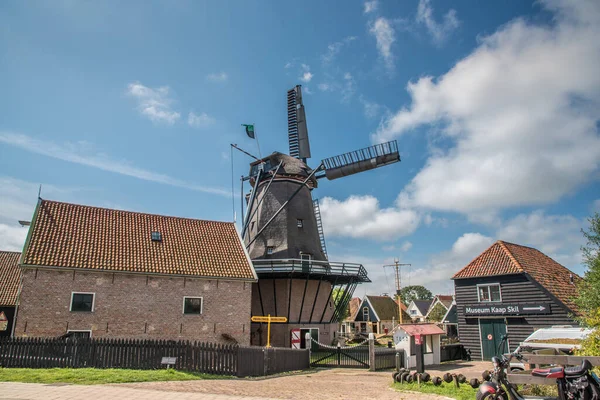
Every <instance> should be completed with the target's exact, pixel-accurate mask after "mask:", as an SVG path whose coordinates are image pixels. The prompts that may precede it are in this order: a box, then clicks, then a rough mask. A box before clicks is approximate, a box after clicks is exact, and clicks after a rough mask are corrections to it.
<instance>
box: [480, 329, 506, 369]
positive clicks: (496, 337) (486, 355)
mask: <svg viewBox="0 0 600 400" xmlns="http://www.w3.org/2000/svg"><path fill="white" fill-rule="evenodd" d="M479 328H480V330H481V354H482V356H483V359H484V360H486V361H487V360H489V359H491V358H492V357H494V356H500V354H503V353H507V352H508V347H507V345H506V341H505V342H504V344H503V346H502V348H500V351H499V352H498V346H499V345H500V342H501V341H502V337H503V336H504V335H506V324H505V323H504V320H503V319H480V320H479Z"/></svg>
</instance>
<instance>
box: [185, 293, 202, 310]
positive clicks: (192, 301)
mask: <svg viewBox="0 0 600 400" xmlns="http://www.w3.org/2000/svg"><path fill="white" fill-rule="evenodd" d="M183 313H184V314H202V297H184V298H183Z"/></svg>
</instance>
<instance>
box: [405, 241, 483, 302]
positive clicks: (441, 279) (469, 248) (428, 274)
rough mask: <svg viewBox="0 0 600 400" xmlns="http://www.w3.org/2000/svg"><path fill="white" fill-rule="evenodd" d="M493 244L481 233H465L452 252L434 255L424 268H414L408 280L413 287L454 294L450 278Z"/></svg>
mask: <svg viewBox="0 0 600 400" xmlns="http://www.w3.org/2000/svg"><path fill="white" fill-rule="evenodd" d="M493 243H494V239H492V238H491V237H488V236H485V235H482V234H480V233H473V232H470V233H465V234H463V235H462V236H460V237H459V238H458V239H457V240H456V241H455V242H454V244H453V245H452V248H451V249H450V250H448V251H444V252H441V253H438V254H435V255H433V256H432V257H431V258H430V259H429V262H427V264H426V265H425V266H423V267H422V268H412V269H411V272H410V276H409V277H408V279H410V282H411V284H412V285H423V286H425V287H427V288H428V289H429V290H431V291H432V292H435V293H452V292H453V290H454V284H453V283H452V281H451V280H450V278H452V276H453V275H454V274H455V273H456V272H458V271H459V270H460V269H461V268H463V267H464V266H466V265H467V264H468V263H469V262H471V260H473V259H474V258H475V257H477V256H478V255H479V254H481V253H482V252H483V251H484V250H485V249H487V248H488V247H490V246H491V245H492V244H493ZM405 279H406V278H405Z"/></svg>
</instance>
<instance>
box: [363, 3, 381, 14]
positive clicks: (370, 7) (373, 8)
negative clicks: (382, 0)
mask: <svg viewBox="0 0 600 400" xmlns="http://www.w3.org/2000/svg"><path fill="white" fill-rule="evenodd" d="M378 6H379V3H378V1H377V0H370V1H365V14H369V13H372V12H373V11H377V7H378Z"/></svg>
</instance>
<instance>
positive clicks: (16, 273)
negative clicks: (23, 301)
mask: <svg viewBox="0 0 600 400" xmlns="http://www.w3.org/2000/svg"><path fill="white" fill-rule="evenodd" d="M19 257H21V253H18V252H15V251H0V306H14V305H15V304H17V295H18V293H19V284H20V283H21V269H20V268H19Z"/></svg>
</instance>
